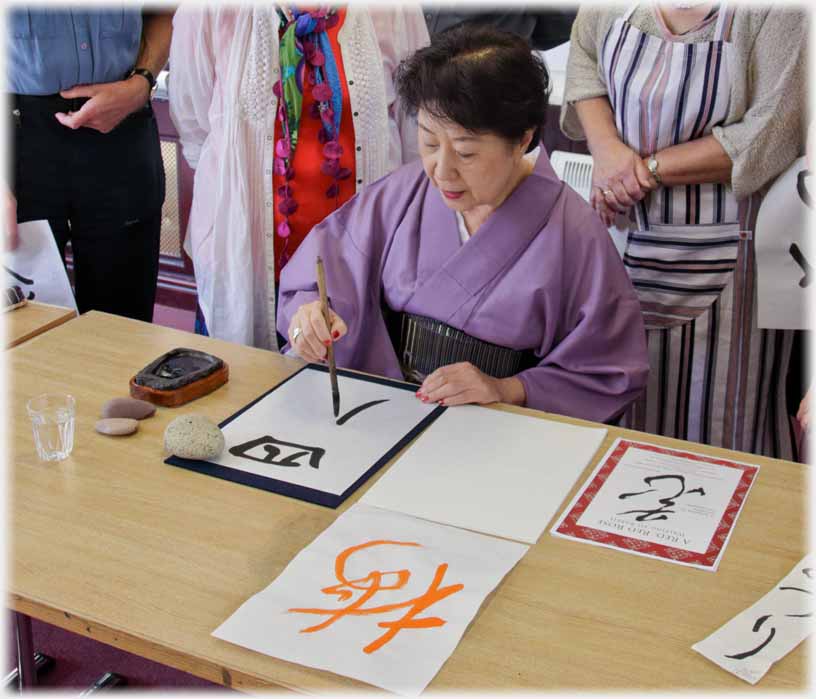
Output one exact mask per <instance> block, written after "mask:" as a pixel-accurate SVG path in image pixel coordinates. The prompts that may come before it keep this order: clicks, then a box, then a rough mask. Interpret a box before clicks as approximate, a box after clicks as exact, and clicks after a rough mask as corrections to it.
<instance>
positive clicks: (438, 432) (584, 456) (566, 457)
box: [361, 406, 606, 544]
mask: <svg viewBox="0 0 816 699" xmlns="http://www.w3.org/2000/svg"><path fill="white" fill-rule="evenodd" d="M605 436H606V430H605V429H603V428H593V427H579V426H577V425H568V424H565V423H561V422H554V421H552V420H542V419H540V418H534V417H529V416H527V415H518V414H514V413H507V412H502V411H498V410H492V409H488V408H480V407H478V406H461V407H456V408H453V409H450V410H447V411H446V412H445V414H444V415H442V416H440V417H439V418H438V419H437V420H436V422H435V423H434V424H432V425H431V426H430V427H429V428H428V429H427V430H425V432H423V433H422V436H421V437H420V438H419V439H418V440H416V442H414V444H413V445H412V446H411V447H410V449H408V451H407V452H406V453H405V454H403V455H402V456H401V457H400V459H399V461H398V462H397V463H395V464H393V465H392V466H391V468H390V469H389V471H388V473H386V474H385V475H383V477H382V478H381V479H380V480H379V481H378V482H377V483H376V484H375V485H374V486H373V487H372V488H371V490H369V491H368V492H367V493H366V494H365V496H364V497H363V498H362V500H361V502H364V503H366V504H368V505H373V506H376V507H381V508H383V509H387V510H393V511H395V512H403V513H405V514H409V515H413V516H414V517H421V518H423V519H427V520H431V521H433V522H440V523H442V524H449V525H452V526H456V527H463V528H465V529H472V530H474V531H478V532H484V533H485V534H492V535H494V536H501V537H504V538H507V539H514V540H516V541H523V542H525V543H528V544H534V543H535V542H536V541H537V540H538V537H539V536H540V535H541V532H542V531H543V530H544V528H545V527H546V526H547V523H548V522H549V521H550V519H552V517H553V516H554V515H555V513H556V511H557V510H558V508H559V506H560V505H561V503H562V502H563V501H564V498H566V496H567V494H568V493H569V491H570V488H572V486H573V485H574V484H575V482H576V480H577V478H578V476H580V475H581V473H582V472H583V470H584V469H585V468H586V467H587V465H588V464H589V463H590V460H591V459H592V457H593V456H594V455H595V452H596V451H597V450H598V448H599V447H600V446H601V443H602V442H603V440H604V437H605Z"/></svg>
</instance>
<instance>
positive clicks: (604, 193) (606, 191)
mask: <svg viewBox="0 0 816 699" xmlns="http://www.w3.org/2000/svg"><path fill="white" fill-rule="evenodd" d="M602 194H603V195H604V197H608V196H609V195H610V194H614V192H613V191H612V190H611V189H605V190H603V192H602Z"/></svg>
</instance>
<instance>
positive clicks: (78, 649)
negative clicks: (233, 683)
mask: <svg viewBox="0 0 816 699" xmlns="http://www.w3.org/2000/svg"><path fill="white" fill-rule="evenodd" d="M6 619H7V623H8V636H7V637H8V638H9V646H8V648H9V651H10V653H9V654H10V656H11V657H10V658H9V659H8V663H7V664H8V667H7V669H8V670H11V669H12V668H13V667H14V666H15V665H16V663H17V651H16V648H15V644H14V636H13V629H12V628H11V615H9V614H7V615H6ZM31 631H32V635H33V636H34V649H35V650H38V651H39V652H40V653H44V654H45V655H50V656H51V657H53V658H54V659H55V660H56V664H55V665H54V668H53V669H52V670H51V671H50V672H48V673H46V674H45V675H43V676H42V678H41V679H40V686H41V687H43V688H47V689H77V690H82V689H87V688H88V687H90V686H91V685H92V684H93V683H94V681H96V680H97V679H99V677H100V676H102V675H103V674H104V673H106V672H115V673H117V674H119V675H122V676H123V677H124V678H126V680H127V683H128V686H129V687H134V688H142V689H147V688H152V689H157V688H160V687H166V688H172V689H178V690H181V689H189V690H196V691H200V690H205V689H219V688H220V689H223V687H220V685H215V684H212V683H211V682H207V681H206V680H202V679H200V678H198V677H194V676H193V675H188V674H187V673H186V672H181V671H179V670H174V669H173V668H170V667H167V666H166V665H161V664H159V663H154V662H152V661H150V660H145V659H144V658H140V657H138V656H136V655H133V654H131V653H127V652H125V651H123V650H119V649H118V648H113V647H112V646H108V645H105V644H104V643H99V642H97V641H94V640H92V639H90V638H85V637H84V636H78V635H77V634H74V633H70V632H69V631H64V630H63V629H59V628H57V627H55V626H51V625H50V624H46V623H44V622H41V621H37V620H36V619H33V620H32V623H31ZM4 674H5V673H4Z"/></svg>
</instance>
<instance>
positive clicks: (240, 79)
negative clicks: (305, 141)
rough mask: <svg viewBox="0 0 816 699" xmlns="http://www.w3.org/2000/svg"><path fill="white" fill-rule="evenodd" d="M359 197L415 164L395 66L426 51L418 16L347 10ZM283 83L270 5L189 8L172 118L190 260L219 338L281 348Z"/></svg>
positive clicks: (345, 50) (181, 17)
mask: <svg viewBox="0 0 816 699" xmlns="http://www.w3.org/2000/svg"><path fill="white" fill-rule="evenodd" d="M338 42H339V44H340V50H341V57H342V60H343V66H344V69H345V73H346V79H347V81H348V91H349V98H350V101H351V112H352V114H351V118H352V120H353V123H354V133H355V140H356V146H355V156H356V162H355V173H356V178H357V180H356V184H357V189H358V190H359V189H360V188H362V187H364V186H365V185H366V184H369V183H370V182H373V181H374V180H377V179H379V178H380V177H382V176H383V175H385V174H387V173H388V172H390V171H391V170H393V169H395V168H397V167H399V166H400V165H402V164H403V163H406V162H409V161H411V160H413V159H414V158H416V157H417V142H416V138H417V137H416V123H415V121H414V120H413V119H405V118H404V117H403V115H402V112H401V110H400V109H399V107H398V105H397V104H396V94H395V90H394V81H393V76H394V72H395V71H396V68H397V66H398V65H399V62H400V61H401V60H402V59H403V58H405V57H407V56H409V55H410V54H411V53H413V52H414V51H415V50H416V49H418V48H421V47H422V46H425V45H426V44H428V42H429V38H428V30H427V28H426V25H425V20H424V18H423V16H422V13H421V11H420V9H419V6H410V5H405V4H401V5H400V6H399V7H397V6H394V7H379V8H372V9H370V10H368V9H366V8H365V7H363V6H360V5H357V4H351V5H349V6H348V10H347V12H346V19H345V22H344V23H343V26H342V27H341V29H340V32H339V34H338ZM278 77H279V61H278V17H277V13H276V12H275V9H274V6H272V5H267V6H260V5H258V6H254V7H252V6H246V7H241V8H230V7H201V6H195V5H189V6H184V5H183V6H182V7H181V8H179V10H178V11H177V12H176V15H175V18H174V20H173V41H172V44H171V49H170V79H169V85H168V92H169V96H170V114H171V117H172V119H173V122H174V123H175V125H176V128H177V129H178V132H179V138H180V142H181V146H182V149H183V153H184V157H185V158H186V160H187V161H188V162H189V163H190V165H191V166H192V167H193V168H194V169H195V181H194V189H193V202H192V207H191V211H190V220H189V224H188V227H187V237H186V240H185V250H186V251H187V253H188V254H189V255H190V257H191V258H192V260H193V264H194V267H195V275H196V284H197V286H198V299H199V305H200V307H201V310H202V312H203V314H204V319H205V321H206V324H207V329H208V331H209V333H210V335H212V336H213V337H218V338H221V339H224V340H229V341H231V342H238V343H241V344H246V345H253V346H255V347H264V348H269V349H277V342H276V335H275V317H274V315H275V285H274V268H275V262H274V260H275V255H274V244H275V235H274V230H275V229H274V196H273V190H272V162H273V158H274V152H273V146H274V142H275V124H276V119H275V113H276V109H277V99H276V97H275V95H274V93H273V92H272V86H273V85H274V83H275V82H277V80H278Z"/></svg>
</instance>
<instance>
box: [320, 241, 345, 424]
mask: <svg viewBox="0 0 816 699" xmlns="http://www.w3.org/2000/svg"><path fill="white" fill-rule="evenodd" d="M317 289H318V291H319V292H320V309H321V311H322V312H323V320H325V321H326V328H327V329H328V331H329V346H328V348H327V349H328V359H329V378H330V379H331V391H332V410H333V411H334V417H337V416H338V415H339V414H340V389H339V388H338V386H337V365H336V364H335V362H334V338H333V337H332V336H331V314H330V313H329V297H328V294H327V293H326V272H325V270H324V269H323V260H322V259H321V258H320V256H318V258H317Z"/></svg>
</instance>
